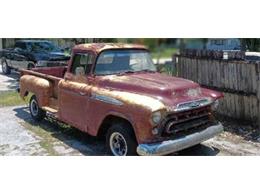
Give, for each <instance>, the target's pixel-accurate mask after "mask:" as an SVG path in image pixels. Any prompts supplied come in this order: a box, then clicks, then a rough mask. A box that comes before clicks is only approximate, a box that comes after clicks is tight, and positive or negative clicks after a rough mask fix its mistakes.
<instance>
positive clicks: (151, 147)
mask: <svg viewBox="0 0 260 195" xmlns="http://www.w3.org/2000/svg"><path fill="white" fill-rule="evenodd" d="M223 130H224V128H223V126H222V124H221V123H218V124H217V125H214V126H210V127H208V128H207V129H204V130H202V131H200V132H197V133H193V134H191V135H187V136H185V137H181V138H178V139H175V140H168V141H163V142H159V143H153V144H139V145H138V147H137V153H138V154H139V155H142V156H152V155H166V154H170V153H174V152H177V151H180V150H183V149H185V148H189V147H191V146H194V145H196V144H199V143H201V142H203V141H206V140H208V139H210V138H212V137H214V136H215V135H217V134H219V133H221V132H222V131H223Z"/></svg>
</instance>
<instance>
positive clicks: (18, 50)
mask: <svg viewBox="0 0 260 195" xmlns="http://www.w3.org/2000/svg"><path fill="white" fill-rule="evenodd" d="M14 51H15V52H21V51H23V50H22V49H21V48H19V47H16V48H14Z"/></svg>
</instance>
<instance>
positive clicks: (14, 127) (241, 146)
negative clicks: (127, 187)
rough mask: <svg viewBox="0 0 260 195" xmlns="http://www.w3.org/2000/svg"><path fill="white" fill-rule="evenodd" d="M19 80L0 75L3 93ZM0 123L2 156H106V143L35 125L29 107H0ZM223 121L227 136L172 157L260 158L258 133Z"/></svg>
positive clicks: (67, 129) (55, 125)
mask: <svg viewBox="0 0 260 195" xmlns="http://www.w3.org/2000/svg"><path fill="white" fill-rule="evenodd" d="M0 69H1V66H0ZM0 72H1V70H0ZM17 78H18V73H16V72H14V71H12V74H11V75H9V76H5V75H2V74H0V93H1V91H2V92H3V91H7V90H14V89H16V87H17V86H18V84H17V83H18V82H17ZM0 120H1V122H0V155H107V153H106V150H105V141H104V140H103V139H98V138H95V137H91V136H89V135H87V134H85V133H82V132H80V131H78V130H76V129H74V128H70V127H68V126H66V125H60V124H58V123H57V122H56V121H53V120H52V119H46V120H44V121H42V122H41V123H35V122H34V121H32V119H31V117H30V114H29V111H28V108H27V106H15V107H0ZM220 120H222V122H223V124H224V126H225V130H226V131H225V132H223V133H222V134H220V135H219V136H216V137H214V138H212V139H210V140H208V141H206V142H203V143H202V144H200V145H198V146H196V147H193V148H190V149H186V150H183V151H181V152H178V153H175V154H173V155H191V156H197V155H210V156H212V155H260V135H259V131H257V130H256V129H254V128H253V127H251V126H250V125H243V124H238V123H237V122H236V121H226V120H225V119H223V118H220Z"/></svg>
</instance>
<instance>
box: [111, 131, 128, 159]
mask: <svg viewBox="0 0 260 195" xmlns="http://www.w3.org/2000/svg"><path fill="white" fill-rule="evenodd" d="M109 145H110V149H111V151H112V153H113V154H114V155H115V156H126V154H127V144H126V140H125V138H124V136H123V135H122V134H121V133H119V132H114V133H112V135H111V136H110V139H109Z"/></svg>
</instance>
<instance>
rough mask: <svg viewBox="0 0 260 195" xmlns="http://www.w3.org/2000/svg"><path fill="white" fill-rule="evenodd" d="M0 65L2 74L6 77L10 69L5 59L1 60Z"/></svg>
mask: <svg viewBox="0 0 260 195" xmlns="http://www.w3.org/2000/svg"><path fill="white" fill-rule="evenodd" d="M1 65H2V72H3V73H4V74H5V75H8V74H10V73H11V68H10V67H9V66H8V64H7V62H6V60H5V59H2V60H1Z"/></svg>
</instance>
